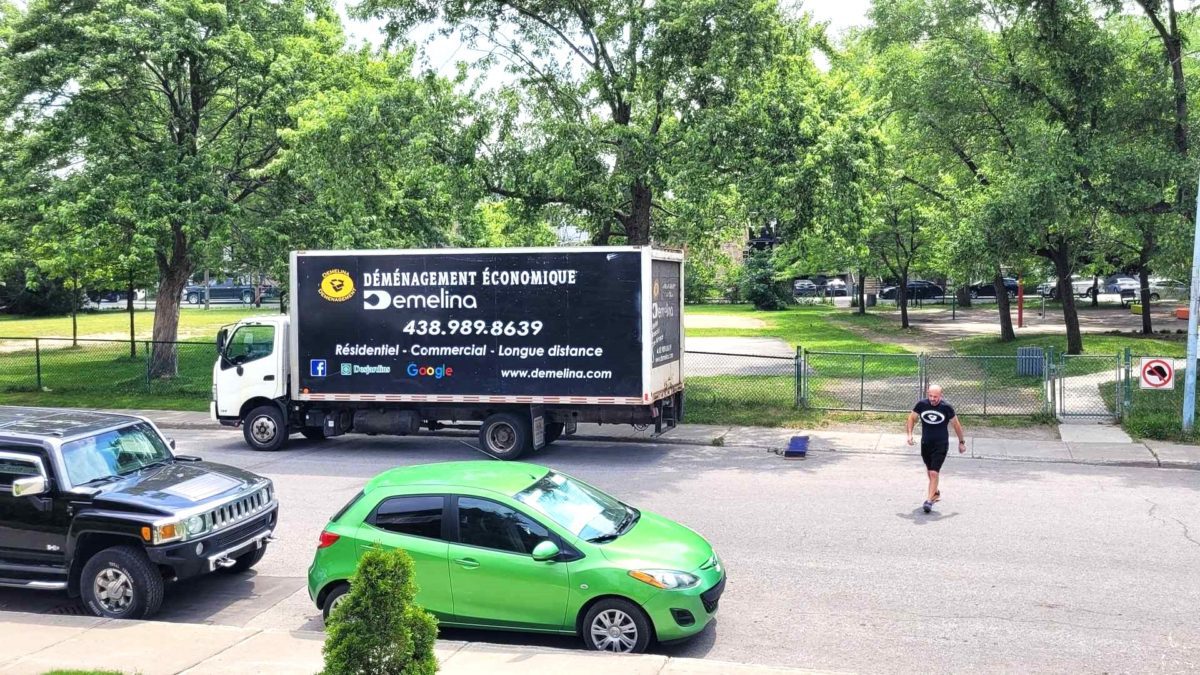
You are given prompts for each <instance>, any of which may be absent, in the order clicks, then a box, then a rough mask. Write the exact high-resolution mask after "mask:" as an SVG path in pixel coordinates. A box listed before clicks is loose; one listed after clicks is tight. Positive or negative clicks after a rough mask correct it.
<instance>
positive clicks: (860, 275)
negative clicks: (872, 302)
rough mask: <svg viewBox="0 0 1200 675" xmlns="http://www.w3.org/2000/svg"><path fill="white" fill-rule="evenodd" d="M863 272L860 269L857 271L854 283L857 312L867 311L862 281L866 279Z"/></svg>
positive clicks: (864, 288) (865, 289)
mask: <svg viewBox="0 0 1200 675" xmlns="http://www.w3.org/2000/svg"><path fill="white" fill-rule="evenodd" d="M864 275H865V273H864V272H863V271H862V270H859V271H858V279H857V282H858V283H857V284H856V289H857V290H856V292H857V293H858V313H859V314H866V313H867V288H866V284H864V283H863V282H864V281H865V280H866V276H864Z"/></svg>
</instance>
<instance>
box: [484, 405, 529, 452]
mask: <svg viewBox="0 0 1200 675" xmlns="http://www.w3.org/2000/svg"><path fill="white" fill-rule="evenodd" d="M530 426H531V425H530V422H529V420H527V419H523V418H522V417H521V416H520V415H514V414H513V413H496V414H494V415H490V416H489V417H488V418H487V419H485V420H484V421H483V426H481V427H479V447H480V448H482V449H483V451H484V452H485V453H487V454H488V455H490V456H492V457H495V458H496V459H502V460H513V459H517V458H518V457H520V456H521V455H523V454H525V451H526V450H528V449H530V448H531V447H533V429H531V428H530Z"/></svg>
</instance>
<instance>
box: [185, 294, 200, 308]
mask: <svg viewBox="0 0 1200 675" xmlns="http://www.w3.org/2000/svg"><path fill="white" fill-rule="evenodd" d="M187 301H188V304H189V305H198V304H200V294H199V293H188V294H187Z"/></svg>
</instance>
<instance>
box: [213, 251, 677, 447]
mask: <svg viewBox="0 0 1200 675" xmlns="http://www.w3.org/2000/svg"><path fill="white" fill-rule="evenodd" d="M290 289H291V290H290V291H289V296H290V299H291V303H290V311H289V314H288V316H286V317H285V316H273V317H271V316H267V317H261V318H252V319H246V320H243V321H240V322H238V323H237V324H235V325H233V326H230V327H227V328H225V329H223V330H222V331H221V333H220V335H219V336H218V342H219V347H220V350H219V351H220V354H219V356H218V359H217V363H216V364H215V365H214V368H213V398H214V400H213V402H212V406H211V410H212V416H213V418H214V419H215V420H217V421H219V422H221V423H223V424H228V425H241V426H242V427H243V431H244V435H245V438H246V442H247V443H248V444H249V445H250V446H251V447H252V448H255V449H258V450H277V449H279V448H281V447H283V445H284V443H285V442H286V440H287V438H288V436H289V435H290V434H292V433H300V434H303V435H304V436H306V437H309V438H328V437H332V436H338V435H341V434H346V433H364V434H393V435H406V434H412V433H416V432H417V431H418V430H419V429H421V428H422V427H424V428H427V429H438V428H443V427H445V426H449V425H460V426H461V425H464V424H470V425H471V426H472V428H473V427H474V425H476V424H478V425H479V438H480V444H481V446H482V449H483V450H484V451H485V452H487V453H488V454H490V455H492V456H494V457H497V458H500V459H513V458H516V457H518V456H520V455H521V454H522V453H524V452H525V451H527V450H531V449H536V448H540V447H542V446H543V445H545V444H546V443H551V442H553V441H554V440H556V439H557V438H559V437H560V436H562V435H563V434H569V433H573V431H574V429H575V425H577V424H578V423H580V422H601V423H606V424H634V425H647V426H653V427H654V428H655V431H656V432H659V433H661V432H662V431H664V430H665V429H668V428H670V427H672V426H674V425H675V424H676V423H677V422H678V421H680V420H681V419H682V412H683V349H684V344H683V339H684V338H683V326H682V319H683V256H682V254H680V253H677V252H672V251H664V250H657V249H653V248H649V247H579V248H525V249H435V250H427V249H419V250H386V251H297V252H293V253H292V258H291V284H290Z"/></svg>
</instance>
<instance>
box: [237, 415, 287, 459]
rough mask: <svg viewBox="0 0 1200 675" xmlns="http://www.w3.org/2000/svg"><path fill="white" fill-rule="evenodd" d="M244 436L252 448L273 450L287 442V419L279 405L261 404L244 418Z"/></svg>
mask: <svg viewBox="0 0 1200 675" xmlns="http://www.w3.org/2000/svg"><path fill="white" fill-rule="evenodd" d="M242 436H243V437H245V439H246V444H247V445H249V446H250V447H251V448H254V449H255V450H263V451H266V452H272V451H275V450H278V449H280V448H282V447H283V444H284V443H286V442H287V437H288V430H287V421H286V420H284V419H283V413H282V412H280V410H279V408H278V407H277V406H273V405H260V406H258V407H257V408H255V409H254V410H251V411H250V414H249V415H246V418H245V419H243V420H242Z"/></svg>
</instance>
